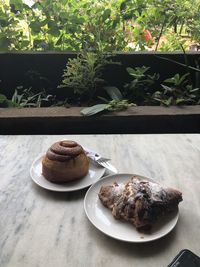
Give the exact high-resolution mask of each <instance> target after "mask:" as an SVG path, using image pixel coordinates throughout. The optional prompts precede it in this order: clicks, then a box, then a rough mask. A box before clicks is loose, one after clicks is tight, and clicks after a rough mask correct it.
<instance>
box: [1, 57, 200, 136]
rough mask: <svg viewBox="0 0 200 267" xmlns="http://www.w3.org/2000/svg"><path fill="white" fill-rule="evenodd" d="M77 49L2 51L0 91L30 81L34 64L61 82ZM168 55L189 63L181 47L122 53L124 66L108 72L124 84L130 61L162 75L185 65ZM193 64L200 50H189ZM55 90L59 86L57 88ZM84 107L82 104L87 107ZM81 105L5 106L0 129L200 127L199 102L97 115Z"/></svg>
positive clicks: (183, 130) (69, 130) (166, 130)
mask: <svg viewBox="0 0 200 267" xmlns="http://www.w3.org/2000/svg"><path fill="white" fill-rule="evenodd" d="M75 56H76V54H74V53H51V52H47V53H38V52H37V53H21V52H20V53H10V52H9V53H4V52H2V53H0V62H1V66H2V67H1V69H0V80H1V84H0V85H1V88H0V89H1V91H0V93H3V94H6V95H7V96H11V95H12V93H13V92H12V91H10V89H11V88H12V89H13V88H15V87H16V86H17V85H21V84H23V82H25V79H26V76H25V73H26V72H27V71H30V70H33V71H37V72H38V73H40V74H41V75H42V76H44V77H47V78H49V79H50V80H51V83H52V84H53V86H55V88H56V87H57V85H58V84H60V81H61V76H62V73H63V68H64V67H65V65H66V62H67V60H68V58H71V57H75ZM158 56H162V57H167V58H169V59H173V60H176V61H179V62H182V63H184V56H183V54H180V53H164V54H163V53H153V52H148V53H147V52H144V53H120V54H119V53H118V54H117V56H116V60H117V61H120V62H121V63H122V66H123V67H119V66H109V68H108V70H107V71H106V74H105V75H106V78H107V79H108V80H109V82H110V84H112V85H116V86H120V85H122V84H123V83H124V81H125V80H126V79H127V75H128V74H127V72H126V71H125V68H126V66H131V67H136V66H143V65H145V66H149V67H151V68H152V71H153V72H158V73H160V75H161V76H162V77H163V79H165V78H168V77H169V76H170V75H174V74H175V73H184V72H185V68H184V67H181V66H179V65H177V64H174V63H171V62H168V61H165V60H161V59H159V58H158ZM187 57H188V60H189V63H190V64H191V65H193V64H194V61H195V59H196V58H197V57H198V58H199V57H200V53H188V55H187ZM55 90H56V89H55ZM82 108H83V107H82ZM82 108H80V107H72V108H69V109H67V108H60V107H55V108H26V109H18V108H0V134H90V133H91V134H94V133H95V134H97V133H98V134H104V133H107V134H109V133H199V132H200V106H182V107H169V108H165V107H159V106H151V107H150V106H138V107H132V108H129V109H128V110H127V111H123V112H116V113H109V114H106V115H100V116H95V117H83V116H82V115H80V110H81V109H82Z"/></svg>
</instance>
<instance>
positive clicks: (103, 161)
mask: <svg viewBox="0 0 200 267" xmlns="http://www.w3.org/2000/svg"><path fill="white" fill-rule="evenodd" d="M84 150H85V152H86V154H87V156H88V157H89V158H91V159H92V160H94V161H95V162H97V163H98V164H99V165H101V166H103V167H104V168H106V169H108V170H110V171H111V172H113V173H117V169H116V168H115V167H114V166H113V165H111V164H110V163H109V162H108V161H110V160H111V159H109V158H105V157H102V156H101V155H99V154H98V153H96V152H93V151H92V150H90V149H84Z"/></svg>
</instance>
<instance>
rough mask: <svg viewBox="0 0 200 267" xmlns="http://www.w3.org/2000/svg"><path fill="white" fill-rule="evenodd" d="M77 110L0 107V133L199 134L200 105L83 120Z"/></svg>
mask: <svg viewBox="0 0 200 267" xmlns="http://www.w3.org/2000/svg"><path fill="white" fill-rule="evenodd" d="M81 109H82V108H80V107H72V108H63V107H55V108H24V109H17V108H0V134H122V133H124V134H126V133H127V134H131V133H133V134H138V133H145V134H148V133H200V106H199V105H198V106H182V107H169V108H165V107H157V106H139V107H132V108H129V109H128V110H126V111H122V112H115V113H108V114H104V115H98V116H92V117H83V116H82V115H81V114H80V110H81Z"/></svg>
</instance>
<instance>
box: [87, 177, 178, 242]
mask: <svg viewBox="0 0 200 267" xmlns="http://www.w3.org/2000/svg"><path fill="white" fill-rule="evenodd" d="M120 175H126V176H129V177H131V176H134V175H135V176H139V177H144V178H146V179H149V180H153V179H151V178H148V177H146V176H143V175H140V174H130V173H117V174H111V175H107V176H105V177H103V178H101V179H100V180H98V181H96V182H95V183H94V184H92V185H91V186H90V188H89V189H88V190H87V192H86V194H85V197H84V202H83V206H84V211H85V214H86V216H87V218H88V220H89V221H90V223H91V224H92V225H93V226H94V227H95V228H96V229H98V230H99V231H100V232H102V233H103V234H105V235H107V236H109V237H111V238H113V239H115V240H118V241H122V242H127V243H148V242H152V241H156V240H158V239H160V238H162V237H164V236H166V235H168V234H169V233H170V232H171V231H172V230H173V229H174V228H175V226H176V225H177V222H178V219H179V208H177V210H176V211H175V215H174V219H175V221H174V224H173V225H172V226H171V227H170V228H169V229H168V231H166V232H165V233H164V234H162V235H161V236H157V237H155V238H152V239H148V240H145V239H141V240H128V239H125V238H124V239H122V238H118V237H116V236H113V235H112V234H109V233H107V232H105V231H103V230H102V229H101V228H100V227H99V226H97V225H95V223H94V222H93V220H92V219H91V218H90V216H89V214H88V211H87V207H86V205H87V203H86V200H87V198H88V195H89V194H90V193H91V191H92V190H93V188H94V187H95V186H96V185H97V184H98V183H103V182H104V181H105V180H107V179H110V178H112V177H113V178H114V177H116V176H120ZM154 181H155V180H154ZM102 207H103V206H102ZM104 208H106V207H104ZM122 225H123V224H122ZM135 230H136V229H135ZM136 231H137V230H136ZM138 234H140V232H138ZM141 235H142V233H141Z"/></svg>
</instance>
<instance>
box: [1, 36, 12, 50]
mask: <svg viewBox="0 0 200 267" xmlns="http://www.w3.org/2000/svg"><path fill="white" fill-rule="evenodd" d="M9 45H10V40H9V39H8V38H7V37H6V36H2V37H1V38H0V50H8V48H9Z"/></svg>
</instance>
